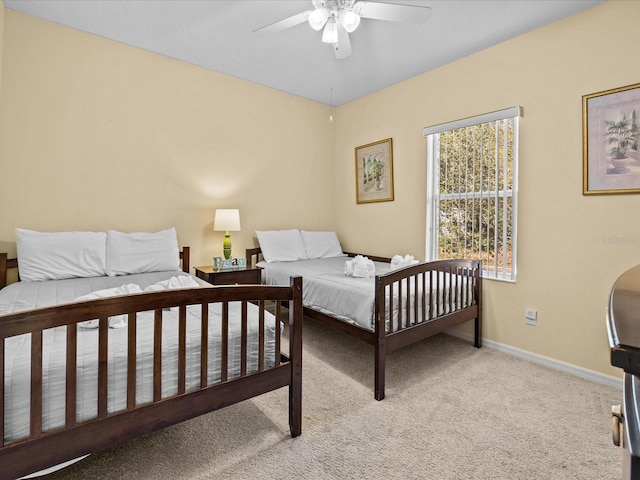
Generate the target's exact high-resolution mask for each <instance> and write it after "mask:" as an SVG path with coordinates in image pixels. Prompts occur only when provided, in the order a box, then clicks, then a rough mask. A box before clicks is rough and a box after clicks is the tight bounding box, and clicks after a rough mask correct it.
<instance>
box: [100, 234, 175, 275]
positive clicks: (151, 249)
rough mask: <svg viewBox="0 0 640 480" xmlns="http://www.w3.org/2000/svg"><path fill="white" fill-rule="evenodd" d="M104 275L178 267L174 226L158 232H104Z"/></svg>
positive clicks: (165, 269) (168, 269)
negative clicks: (105, 250) (105, 258)
mask: <svg viewBox="0 0 640 480" xmlns="http://www.w3.org/2000/svg"><path fill="white" fill-rule="evenodd" d="M106 264H107V269H106V270H107V275H109V276H110V277H115V276H117V275H128V274H131V273H145V272H164V271H170V270H180V251H179V249H178V236H177V234H176V230H175V228H170V229H168V230H163V231H161V232H155V233H148V232H135V233H122V232H117V231H115V230H108V231H107V262H106Z"/></svg>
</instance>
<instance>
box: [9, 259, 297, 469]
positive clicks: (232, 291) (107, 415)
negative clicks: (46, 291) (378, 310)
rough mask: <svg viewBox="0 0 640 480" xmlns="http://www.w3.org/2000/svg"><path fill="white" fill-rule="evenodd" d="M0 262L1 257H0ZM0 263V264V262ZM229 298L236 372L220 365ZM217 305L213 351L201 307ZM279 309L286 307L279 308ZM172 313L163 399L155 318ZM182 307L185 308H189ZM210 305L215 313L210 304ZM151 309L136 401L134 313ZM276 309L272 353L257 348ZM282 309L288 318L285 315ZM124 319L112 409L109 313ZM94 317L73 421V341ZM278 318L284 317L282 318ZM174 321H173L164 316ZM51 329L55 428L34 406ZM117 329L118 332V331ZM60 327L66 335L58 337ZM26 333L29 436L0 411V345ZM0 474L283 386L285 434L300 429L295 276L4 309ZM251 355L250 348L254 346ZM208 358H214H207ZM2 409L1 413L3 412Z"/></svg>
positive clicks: (47, 463)
mask: <svg viewBox="0 0 640 480" xmlns="http://www.w3.org/2000/svg"><path fill="white" fill-rule="evenodd" d="M1 262H2V259H0V263H1ZM0 268H1V265H0ZM231 303H234V304H235V305H236V306H238V307H239V311H240V312H241V314H240V317H239V318H241V320H240V322H241V326H242V328H241V335H240V338H239V344H240V351H241V356H240V360H239V363H240V367H239V368H240V374H239V375H232V374H231V373H230V370H231V368H230V366H229V365H228V351H229V349H230V348H231V347H230V346H229V343H228V338H230V337H229V335H228V330H229V309H230V307H229V305H230V304H231ZM212 304H216V305H218V306H219V307H220V311H221V312H222V313H221V314H220V318H221V320H220V325H221V327H220V328H221V335H220V338H221V340H220V347H219V348H220V350H219V351H218V350H217V349H216V348H217V347H214V344H213V343H212V342H211V341H210V340H209V338H210V336H209V335H208V333H210V332H209V328H213V327H210V321H209V320H210V313H209V312H210V306H211V305H212ZM283 307H285V308H283ZM188 308H189V309H194V308H195V309H197V311H199V312H200V316H199V320H198V321H200V322H201V324H200V327H199V329H200V332H201V336H200V340H199V341H200V346H199V352H201V354H200V355H199V357H200V359H199V369H200V371H199V382H197V381H196V383H197V385H196V386H195V387H193V386H191V387H188V386H187V380H186V378H187V372H186V370H187V368H186V366H187V362H188V361H189V360H187V352H188V350H189V348H190V347H188V345H187V340H186V337H187V335H186V331H187V321H188V320H187V311H188V310H187V309H188ZM176 310H177V325H178V326H177V329H178V344H177V352H178V353H177V365H178V373H177V392H176V393H175V394H170V395H166V394H164V393H163V390H162V382H163V374H162V371H163V370H162V358H163V355H162V352H163V350H162V349H163V348H164V347H163V338H162V331H163V329H162V328H161V325H162V322H163V316H164V315H165V314H167V312H168V311H174V312H175V311H176ZM190 311H191V310H190ZM216 311H217V310H216ZM143 312H144V313H145V314H146V315H152V317H144V318H150V319H151V320H150V321H153V322H155V328H154V330H153V331H154V333H153V341H152V343H153V352H154V356H153V376H152V378H153V394H152V396H153V398H152V400H151V401H150V402H144V403H142V404H141V403H139V402H138V400H137V397H136V393H137V383H136V375H137V374H138V373H137V371H136V370H137V368H136V365H137V364H136V362H137V361H138V358H139V355H140V352H137V351H136V345H137V342H136V340H137V338H136V335H137V328H136V325H137V324H139V322H140V321H141V320H139V318H140V317H139V316H138V315H137V314H139V313H143ZM268 312H273V313H274V315H275V321H276V324H275V327H274V329H275V339H274V341H275V349H274V350H275V355H273V356H269V355H267V354H266V353H265V347H264V345H265V323H266V322H265V317H268ZM287 314H288V318H287V316H286V315H287ZM118 315H126V316H127V326H126V335H125V337H124V338H126V345H127V346H126V351H127V353H126V358H127V360H126V362H127V368H126V374H125V375H126V406H125V407H124V408H122V409H118V410H117V411H111V409H110V407H109V403H108V398H109V395H110V393H111V392H110V388H111V385H110V383H109V382H110V380H109V378H110V376H109V374H108V369H109V368H110V367H109V365H108V364H109V362H108V358H109V357H108V355H109V349H110V343H111V342H115V340H113V336H112V332H113V331H114V330H112V329H110V328H109V318H110V317H113V316H118ZM94 319H97V320H98V325H99V326H98V328H97V330H96V331H93V332H92V333H95V334H96V335H97V337H98V353H97V356H98V358H97V389H98V392H97V402H96V403H97V405H96V411H97V415H95V417H93V418H90V419H86V420H79V419H78V418H77V417H78V412H77V411H76V403H77V402H76V400H77V398H78V397H79V395H80V394H79V392H78V383H79V382H78V375H77V364H76V359H77V356H78V339H79V337H80V336H81V335H84V334H85V333H84V332H83V331H82V329H81V328H78V324H79V323H80V322H84V321H87V320H94ZM283 319H284V320H283ZM172 320H173V318H172ZM255 321H257V323H258V325H259V334H258V335H259V340H258V345H259V348H258V351H257V358H258V360H257V367H251V368H250V367H249V361H248V356H249V353H251V349H250V348H249V346H248V345H249V342H248V340H247V339H248V334H247V324H248V322H255ZM282 321H285V322H287V323H288V330H289V339H288V340H289V341H288V342H285V341H283V337H282V335H283V333H282V332H283V329H282V328H279V327H278V325H280V323H281V322H282ZM52 329H58V330H57V331H58V332H63V333H62V334H63V335H66V363H65V366H64V367H63V368H64V375H65V377H64V378H65V379H66V387H65V389H66V392H65V397H64V398H65V399H64V401H63V403H64V407H63V408H64V425H63V426H61V427H59V428H54V429H53V430H51V429H45V428H44V427H43V410H44V408H45V407H44V400H43V398H44V397H45V396H46V395H45V394H44V393H43V383H44V377H43V375H44V373H43V370H44V368H43V344H44V342H43V339H44V338H45V337H46V335H47V332H50V331H51V330H52ZM122 330H125V329H122ZM64 332H66V333H64ZM24 334H28V335H29V336H30V340H28V342H29V343H30V352H31V353H30V358H31V360H30V376H31V380H30V399H29V400H28V402H30V409H29V414H28V417H29V428H28V431H29V433H28V435H27V436H26V437H24V438H19V439H11V440H7V435H8V434H7V431H8V430H7V425H6V424H5V416H6V415H9V417H10V415H11V413H8V414H7V413H6V412H7V411H9V410H8V409H10V408H11V406H10V405H8V404H7V403H6V402H5V393H6V392H5V375H6V373H5V367H6V366H7V365H8V362H9V361H10V359H9V358H7V355H6V352H7V351H8V350H7V348H8V347H7V342H8V341H9V340H10V339H12V338H14V337H16V336H20V335H24ZM0 346H1V347H2V348H0V374H1V375H2V378H1V379H0V380H1V381H0V478H3V479H5V478H6V479H13V478H18V477H20V476H24V475H27V474H30V473H33V472H36V471H39V470H42V469H44V468H48V467H51V466H54V465H57V464H60V463H62V462H65V461H68V460H72V459H74V458H77V457H80V456H83V455H85V454H88V453H94V452H98V451H100V450H103V449H106V448H109V447H112V446H115V445H118V444H121V443H123V442H126V441H128V440H130V439H133V438H136V437H138V436H141V435H145V434H148V433H151V432H154V431H156V430H159V429H162V428H164V427H167V426H170V425H173V424H175V423H178V422H182V421H184V420H187V419H189V418H193V417H195V416H198V415H202V414H204V413H207V412H210V411H213V410H217V409H220V408H223V407H226V406H228V405H231V404H234V403H237V402H240V401H242V400H246V399H248V398H251V397H254V396H256V395H260V394H262V393H266V392H269V391H271V390H275V389H277V388H281V387H284V386H288V387H289V426H290V430H291V435H292V436H294V437H295V436H297V435H299V434H300V433H301V429H302V425H301V421H302V407H301V402H302V279H301V278H299V277H298V278H292V279H291V284H290V286H254V285H251V286H249V285H238V286H224V287H210V288H192V289H181V290H171V291H163V292H153V293H141V294H134V295H128V296H121V297H111V298H106V299H100V300H92V301H87V302H79V303H71V304H66V305H59V306H55V307H49V308H41V309H35V310H29V311H23V312H19V313H13V314H9V315H4V316H2V318H1V321H0ZM212 351H215V352H217V353H216V355H219V359H220V360H219V361H220V374H219V377H217V378H216V379H215V380H211V375H210V373H211V371H210V361H209V360H210V358H209V357H210V355H213V354H212V353H211V352H212ZM253 353H254V354H255V351H253ZM216 358H217V357H216ZM9 412H10V411H9Z"/></svg>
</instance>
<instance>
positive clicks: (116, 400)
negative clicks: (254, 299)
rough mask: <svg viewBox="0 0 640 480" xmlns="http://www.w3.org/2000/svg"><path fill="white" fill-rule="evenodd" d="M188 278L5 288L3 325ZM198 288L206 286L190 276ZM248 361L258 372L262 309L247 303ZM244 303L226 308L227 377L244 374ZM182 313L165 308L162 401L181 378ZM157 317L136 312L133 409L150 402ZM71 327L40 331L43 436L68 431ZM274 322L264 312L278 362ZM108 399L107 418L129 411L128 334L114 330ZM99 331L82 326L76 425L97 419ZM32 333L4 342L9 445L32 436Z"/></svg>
mask: <svg viewBox="0 0 640 480" xmlns="http://www.w3.org/2000/svg"><path fill="white" fill-rule="evenodd" d="M182 275H188V274H186V273H183V272H176V271H171V272H154V273H145V274H136V275H126V276H121V277H106V276H105V277H94V278H74V279H65V280H51V281H43V282H18V283H14V284H11V285H9V286H7V287H5V288H4V289H2V290H0V321H2V315H5V314H8V313H12V312H17V311H21V310H25V309H30V308H35V307H46V306H51V305H55V304H61V303H69V302H73V301H74V300H75V299H76V298H78V297H80V296H82V295H86V294H88V293H90V292H94V291H97V290H102V289H107V288H113V287H118V286H120V285H123V284H129V283H133V284H136V285H139V286H140V287H141V288H142V289H145V288H146V287H148V286H150V285H153V284H156V283H158V282H161V281H164V280H167V279H169V278H171V277H176V276H182ZM192 278H193V279H194V280H195V281H196V282H197V283H198V284H200V285H202V286H205V285H208V284H207V283H205V282H203V281H202V280H200V279H197V278H196V277H192ZM247 308H248V311H249V321H248V347H247V350H248V356H247V370H248V371H249V372H252V371H257V369H258V342H259V334H258V316H257V313H256V314H253V312H254V311H255V312H257V307H256V306H255V305H253V304H251V303H248V304H247ZM200 311H201V307H200V305H196V306H189V307H188V308H187V337H186V343H187V347H186V348H187V358H186V389H187V391H190V390H194V389H197V388H199V386H200V324H201V321H200ZM240 312H241V304H240V302H230V303H229V337H228V377H229V378H233V377H237V376H239V375H240V360H241V344H240V343H241V340H240V339H241V321H240V318H241V316H240V315H241V314H240ZM177 318H178V312H177V309H176V308H172V309H165V310H163V321H162V365H163V373H162V396H163V397H168V396H171V395H174V394H176V393H177V389H178V385H177V373H178V359H177V351H178V322H177ZM221 322H222V317H221V306H220V305H219V304H211V305H209V357H208V358H209V360H208V368H209V369H208V381H209V383H215V382H217V381H219V380H220V365H221V358H220V350H221V349H220V344H221V339H220V331H221V328H220V326H221ZM153 325H154V320H153V312H141V313H138V319H137V365H136V370H137V375H136V377H137V378H136V403H137V404H138V405H139V404H144V403H148V402H151V401H152V398H153V328H154V327H153ZM66 328H67V327H57V328H52V329H49V330H46V331H45V332H44V333H43V387H42V388H43V419H42V423H43V431H45V432H46V431H48V430H51V429H55V428H58V427H62V426H64V402H65V366H66V358H65V355H66V353H65V345H66ZM275 328H276V327H275V319H274V317H273V316H272V315H271V314H269V313H268V312H265V332H266V333H265V335H266V337H267V338H266V339H265V358H267V359H269V362H270V363H273V360H274V358H275V352H274V350H275ZM108 332H109V353H108V385H109V389H108V400H107V409H108V411H109V412H117V411H119V410H124V409H125V407H126V365H127V342H126V340H127V329H126V328H109V330H108ZM97 347H98V331H97V329H88V328H81V327H78V353H77V385H78V387H77V420H78V421H84V420H88V419H91V418H95V417H96V415H97V371H98V367H97V365H98V358H97ZM29 372H30V335H28V334H27V335H19V336H16V337H12V338H8V339H7V340H6V343H5V438H4V440H5V442H12V441H15V440H19V439H21V438H25V437H26V436H27V435H28V434H29V395H30V382H29V376H30V373H29Z"/></svg>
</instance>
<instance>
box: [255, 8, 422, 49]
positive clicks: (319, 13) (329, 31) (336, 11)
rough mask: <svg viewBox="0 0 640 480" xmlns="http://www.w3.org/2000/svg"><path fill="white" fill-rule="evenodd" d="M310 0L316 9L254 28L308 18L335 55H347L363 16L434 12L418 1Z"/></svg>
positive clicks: (412, 19)
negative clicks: (412, 2) (351, 38)
mask: <svg viewBox="0 0 640 480" xmlns="http://www.w3.org/2000/svg"><path fill="white" fill-rule="evenodd" d="M311 3H312V4H313V8H314V9H313V10H306V11H304V12H300V13H297V14H295V15H292V16H290V17H287V18H284V19H282V20H279V21H277V22H275V23H272V24H269V25H265V26H264V27H260V28H258V29H256V30H254V33H258V34H268V33H275V32H280V31H282V30H285V29H287V28H290V27H294V26H296V25H299V24H301V23H304V22H309V25H310V26H311V28H313V29H314V30H317V31H320V30H322V41H323V42H325V43H330V44H331V45H332V47H333V51H334V54H335V57H336V58H346V57H348V56H349V55H351V41H350V40H349V34H350V33H352V32H354V31H355V29H356V28H358V25H360V19H362V18H371V19H374V20H387V21H390V22H406V23H414V24H420V23H424V22H426V21H427V20H428V19H429V17H430V16H431V8H430V7H426V6H417V5H402V4H398V3H382V2H366V1H362V0H311Z"/></svg>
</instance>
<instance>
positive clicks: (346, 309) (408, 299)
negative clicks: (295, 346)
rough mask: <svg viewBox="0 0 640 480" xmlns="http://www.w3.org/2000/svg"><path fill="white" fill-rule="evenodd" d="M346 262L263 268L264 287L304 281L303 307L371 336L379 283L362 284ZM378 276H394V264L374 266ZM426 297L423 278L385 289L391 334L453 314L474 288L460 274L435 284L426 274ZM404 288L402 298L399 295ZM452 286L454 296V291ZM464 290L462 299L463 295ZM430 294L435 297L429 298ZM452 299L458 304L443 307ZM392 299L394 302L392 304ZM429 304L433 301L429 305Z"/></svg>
mask: <svg viewBox="0 0 640 480" xmlns="http://www.w3.org/2000/svg"><path fill="white" fill-rule="evenodd" d="M346 260H347V258H346V257H344V256H343V257H333V258H321V259H314V260H298V261H294V262H269V263H267V262H260V263H259V264H258V265H259V266H261V267H262V268H263V269H264V270H263V274H262V281H263V283H265V284H267V285H286V284H288V281H289V278H290V277H291V276H297V275H299V276H302V279H303V288H302V292H303V294H302V295H303V296H302V303H303V304H304V306H305V307H308V308H311V309H314V310H317V311H319V312H322V313H325V314H329V315H331V316H333V317H335V318H338V319H340V320H343V321H346V322H349V323H353V324H356V325H359V326H361V327H363V328H366V329H368V330H374V329H375V322H374V321H375V278H374V277H370V278H358V277H352V276H347V275H345V261H346ZM373 263H374V266H375V275H383V274H385V273H388V272H390V271H391V264H390V263H384V262H373ZM424 275H426V279H425V282H424V284H425V285H426V289H427V292H425V293H426V295H425V296H424V298H425V304H423V303H422V301H423V300H422V299H423V295H422V293H423V287H422V285H423V279H422V277H423V274H418V275H416V276H417V277H418V282H417V283H418V287H417V288H416V284H415V282H414V278H415V277H416V276H414V277H410V279H405V280H402V281H401V282H399V284H395V286H394V288H393V291H391V292H390V291H389V287H387V291H386V294H385V295H386V298H387V305H390V308H389V310H388V311H387V312H385V316H386V328H387V330H390V329H391V327H393V330H396V329H398V327H399V326H400V327H405V326H406V325H407V322H408V321H409V319H414V318H416V314H417V318H419V319H421V318H423V310H424V318H426V319H429V318H433V317H435V316H441V315H443V314H446V313H449V312H450V310H454V309H459V308H463V307H465V306H467V305H466V302H467V301H468V299H470V298H471V288H472V286H471V284H470V282H466V283H465V282H463V281H462V277H460V276H459V275H456V274H448V273H445V272H438V279H436V277H435V274H434V276H433V281H431V280H432V278H431V276H430V275H429V272H428V273H426V274H424ZM398 285H401V287H402V288H401V290H402V293H400V288H399V287H398ZM451 286H453V288H454V289H456V292H455V293H454V292H452V291H451ZM463 289H466V290H467V291H466V293H465V294H464V295H463V294H462V293H463V292H462V290H463ZM429 291H430V292H431V293H429ZM451 294H454V298H456V301H455V302H454V303H453V304H451V303H450V302H445V301H443V300H444V299H446V298H449V296H450V295H451ZM389 299H391V300H389ZM429 299H430V301H429ZM431 312H433V315H432V314H431Z"/></svg>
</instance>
